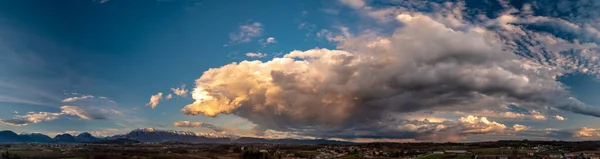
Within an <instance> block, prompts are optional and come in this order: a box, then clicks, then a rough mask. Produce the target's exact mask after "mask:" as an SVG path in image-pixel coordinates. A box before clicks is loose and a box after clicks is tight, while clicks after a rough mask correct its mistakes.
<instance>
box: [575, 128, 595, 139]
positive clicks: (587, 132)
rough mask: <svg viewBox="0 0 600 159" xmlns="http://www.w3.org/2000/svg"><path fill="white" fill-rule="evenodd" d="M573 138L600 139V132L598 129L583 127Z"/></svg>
mask: <svg viewBox="0 0 600 159" xmlns="http://www.w3.org/2000/svg"><path fill="white" fill-rule="evenodd" d="M573 137H600V132H598V130H597V129H592V128H587V127H583V128H581V129H578V130H577V131H576V132H575V134H574V135H573Z"/></svg>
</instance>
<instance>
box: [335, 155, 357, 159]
mask: <svg viewBox="0 0 600 159" xmlns="http://www.w3.org/2000/svg"><path fill="white" fill-rule="evenodd" d="M358 158H360V157H358V156H356V155H346V156H342V157H340V158H339V159H358Z"/></svg>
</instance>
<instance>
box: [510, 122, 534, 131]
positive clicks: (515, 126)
mask: <svg viewBox="0 0 600 159" xmlns="http://www.w3.org/2000/svg"><path fill="white" fill-rule="evenodd" d="M529 128H530V127H528V126H525V125H520V124H515V125H513V130H514V131H523V130H527V129H529Z"/></svg>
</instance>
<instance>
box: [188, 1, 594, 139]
mask: <svg viewBox="0 0 600 159" xmlns="http://www.w3.org/2000/svg"><path fill="white" fill-rule="evenodd" d="M397 19H398V20H399V22H401V23H403V24H404V25H403V26H402V27H400V28H398V29H397V30H396V31H395V32H394V33H393V34H392V35H389V36H373V35H372V34H366V35H360V36H352V35H350V34H349V33H348V34H347V37H348V38H344V39H343V42H342V43H340V45H339V46H338V48H339V49H340V50H329V49H312V50H306V51H299V50H296V51H292V52H290V53H288V54H286V55H284V57H283V58H274V59H272V60H269V61H266V62H262V61H242V62H239V63H232V64H228V65H225V66H222V67H220V68H213V69H210V70H208V71H206V72H204V74H203V75H202V76H201V77H200V78H199V79H197V80H196V84H195V85H196V88H194V89H193V92H192V97H193V99H194V100H195V101H194V102H193V103H191V104H189V105H187V106H185V107H184V108H183V109H182V111H183V112H184V113H185V114H188V115H199V114H201V115H206V116H217V115H219V114H236V115H238V116H240V117H243V118H246V119H248V120H249V121H251V122H253V123H255V124H257V125H258V126H259V127H261V128H264V129H265V130H275V131H280V132H301V133H302V134H301V135H309V136H311V135H312V136H317V137H322V136H327V137H341V138H343V137H346V138H350V136H346V135H344V133H340V132H339V131H342V130H345V131H349V130H350V129H355V128H356V125H365V126H364V127H367V128H369V129H361V131H366V132H364V134H367V135H364V136H359V137H362V138H365V137H377V136H386V135H389V134H387V133H385V132H382V131H375V129H374V128H379V127H386V126H382V125H378V124H375V125H373V124H374V123H378V122H381V123H384V124H392V125H396V124H393V122H389V120H392V119H389V114H390V113H411V112H416V111H456V110H460V111H462V112H467V113H475V112H478V111H482V110H502V109H505V107H506V106H507V105H509V104H517V105H519V106H520V107H523V108H526V109H528V110H541V111H545V110H546V106H548V107H549V108H555V109H559V110H563V111H571V112H574V113H579V114H583V115H590V116H600V110H598V109H595V108H593V107H590V106H588V105H585V104H583V103H581V102H579V101H578V100H577V99H575V98H572V97H571V95H570V94H569V92H568V91H567V90H566V89H565V86H563V84H562V83H560V82H558V81H556V80H555V79H556V78H555V77H556V75H557V74H556V72H554V70H552V69H549V68H547V67H533V66H532V64H531V62H530V61H529V60H528V59H523V58H521V57H520V56H519V55H516V54H513V52H508V51H505V49H504V45H503V43H498V41H500V39H497V37H495V36H489V34H488V33H489V32H485V31H482V30H481V28H476V27H473V28H465V29H462V30H456V29H452V28H450V27H447V25H445V24H444V23H442V22H439V21H436V20H435V19H433V18H431V17H429V16H426V15H424V14H418V13H415V14H402V15H399V16H398V18H397ZM341 30H346V31H347V29H341ZM343 32H344V31H342V33H343ZM465 44H468V45H465ZM240 77H243V78H240ZM543 113H544V112H538V111H531V112H530V114H528V115H529V116H531V118H533V119H536V120H544V119H545V118H546V117H545V116H544V115H543ZM520 114H521V113H514V112H513V113H505V114H504V116H515V117H519V116H520ZM396 122H400V121H396ZM458 123H459V124H458V125H457V124H454V125H453V126H454V127H453V128H460V129H459V130H460V131H445V132H448V133H458V134H469V133H494V132H501V131H500V130H503V129H506V126H505V125H503V124H499V123H496V122H491V121H489V120H487V118H484V117H481V118H477V117H474V116H467V117H464V118H461V119H459V121H458ZM420 124H421V125H428V126H427V127H428V129H425V130H432V131H433V130H436V128H434V127H429V126H431V125H436V126H440V128H437V129H440V130H441V127H446V129H449V128H447V127H448V125H446V124H431V122H429V121H428V122H421V123H420ZM413 125H416V127H415V126H413ZM450 125H452V124H450ZM315 126H322V127H318V128H316V127H315ZM390 129H391V128H390ZM420 129H422V128H420V127H419V126H418V125H417V124H412V125H410V124H404V125H403V127H402V129H401V130H420ZM384 130H387V128H386V129H384ZM335 132H338V133H335ZM390 132H393V133H397V132H399V130H393V129H392V130H390ZM400 132H403V131H400ZM335 134H339V136H331V135H335ZM410 134H413V135H410ZM425 134H428V133H426V131H417V132H410V133H407V134H402V135H406V136H402V135H401V134H397V135H389V136H390V137H395V138H402V137H415V136H427V135H425ZM445 136H456V135H445ZM459 136H460V135H459ZM354 137H356V136H354ZM432 138H433V137H429V138H427V137H423V139H432Z"/></svg>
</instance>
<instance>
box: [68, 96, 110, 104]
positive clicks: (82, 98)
mask: <svg viewBox="0 0 600 159" xmlns="http://www.w3.org/2000/svg"><path fill="white" fill-rule="evenodd" d="M89 100H102V101H105V102H108V103H113V104H114V103H116V102H115V101H113V100H111V99H110V98H108V97H104V96H99V97H96V96H93V95H81V96H74V97H68V98H65V99H63V100H62V101H61V102H63V103H72V102H79V101H89Z"/></svg>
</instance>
